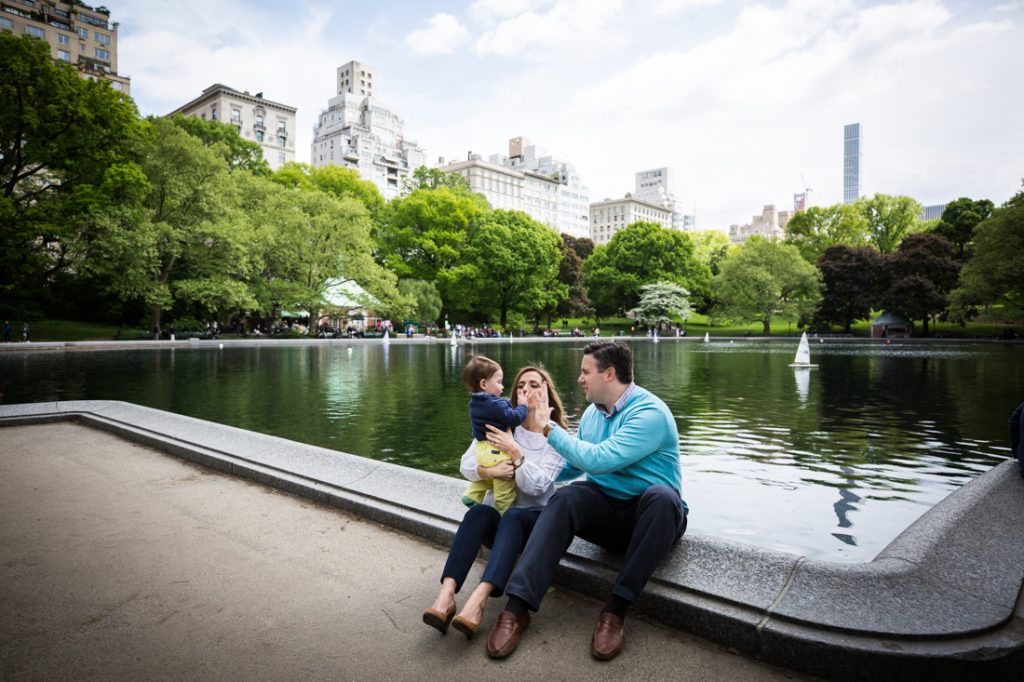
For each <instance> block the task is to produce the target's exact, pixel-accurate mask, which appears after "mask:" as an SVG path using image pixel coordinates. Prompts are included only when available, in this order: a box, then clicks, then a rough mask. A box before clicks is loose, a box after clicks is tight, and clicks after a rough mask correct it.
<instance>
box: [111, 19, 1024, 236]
mask: <svg viewBox="0 0 1024 682" xmlns="http://www.w3.org/2000/svg"><path fill="white" fill-rule="evenodd" d="M108 6H109V7H110V9H111V20H112V21H117V22H120V29H119V34H118V35H119V38H118V40H119V47H118V71H119V72H120V73H121V74H123V75H127V76H129V77H131V79H132V84H131V91H132V96H133V97H134V98H135V101H136V103H137V104H138V107H139V110H140V112H141V113H142V114H143V115H150V114H153V115H164V114H167V113H169V112H171V111H173V110H174V109H176V108H177V107H179V106H181V105H182V104H185V103H186V102H188V101H190V100H192V99H194V98H195V97H198V96H199V95H200V93H201V92H202V91H203V89H205V88H207V87H209V86H210V85H212V84H214V83H223V84H225V85H227V86H229V87H232V88H235V89H237V90H248V91H250V92H253V93H255V92H263V93H264V96H265V97H266V98H267V99H270V100H273V101H276V102H281V103H284V104H288V105H291V106H294V107H296V108H297V109H298V111H297V131H296V159H297V160H298V161H302V162H308V161H309V158H310V143H311V141H312V137H313V126H314V124H315V122H316V118H317V116H318V115H319V113H320V111H322V110H323V109H325V108H326V107H327V102H328V100H329V99H330V98H331V97H332V96H334V95H335V94H336V91H335V72H336V69H337V68H338V67H339V66H341V65H342V64H344V63H346V62H348V61H351V60H358V61H361V62H364V63H366V64H369V65H371V66H372V67H373V68H374V69H376V74H377V75H376V76H375V79H376V83H377V85H376V86H374V89H375V90H378V88H379V90H378V94H379V96H380V98H381V99H382V100H383V101H384V102H386V103H387V104H389V105H390V106H392V107H393V108H394V109H395V110H396V111H397V112H398V114H399V115H400V116H401V117H402V119H403V120H404V122H405V135H406V137H407V138H410V139H413V140H416V141H417V142H418V143H419V144H420V145H421V146H423V147H424V148H425V150H426V155H427V156H426V158H427V159H428V163H429V164H430V165H433V164H434V163H436V161H437V159H438V158H439V157H444V158H445V159H447V160H458V159H464V158H466V155H467V153H469V152H473V153H477V154H482V155H483V156H484V158H485V159H486V158H487V157H488V156H489V155H491V154H495V153H501V154H507V153H508V140H509V138H512V137H517V136H525V137H527V138H529V139H530V140H531V141H532V142H533V143H535V144H537V145H539V146H541V147H543V148H544V149H545V150H547V151H548V152H549V153H551V154H553V155H555V156H557V157H560V158H562V159H565V160H567V161H570V162H572V163H574V164H575V165H576V167H577V169H578V170H579V172H580V175H581V176H582V178H583V181H584V183H585V184H586V185H587V186H588V187H589V194H590V200H591V201H592V202H593V201H600V200H603V199H605V198H615V197H621V196H623V195H624V194H625V193H626V192H632V191H634V189H635V187H634V182H635V180H634V174H635V173H636V172H637V171H641V170H646V169H649V168H657V167H662V166H667V167H669V168H670V169H671V171H672V175H673V178H672V188H671V189H672V191H673V192H674V193H675V196H676V198H677V201H678V204H679V206H680V207H681V209H682V210H683V212H684V213H690V214H695V215H696V216H697V226H698V228H699V229H728V226H729V225H730V224H733V223H737V224H742V223H746V222H749V221H750V218H751V216H753V215H755V214H759V213H760V212H761V210H762V208H763V207H764V206H765V205H766V204H774V205H776V207H777V208H779V209H789V208H791V207H792V202H793V194H794V193H797V192H801V191H803V189H805V188H808V187H809V188H810V189H811V192H810V204H811V205H821V206H827V205H831V204H834V203H839V202H841V201H842V189H843V188H842V167H843V126H844V125H845V124H848V123H854V122H858V123H860V124H861V130H862V152H863V158H862V167H861V185H862V193H863V194H866V195H871V194H874V193H876V192H881V193H885V194H907V195H910V196H912V197H914V198H915V199H917V200H918V201H920V202H921V203H923V204H925V205H930V204H938V203H945V202H947V201H950V200H952V199H955V198H957V197H961V196H968V197H971V198H975V199H980V198H987V199H991V200H993V201H994V202H995V203H996V204H997V205H998V204H1001V203H1002V202H1004V201H1005V200H1007V199H1008V198H1009V197H1010V196H1012V195H1013V194H1015V193H1016V192H1017V191H1019V190H1020V189H1021V181H1022V178H1024V117H1022V114H1024V0H1002V1H998V2H972V1H965V0H908V1H903V2H896V1H890V2H851V1H848V0H788V1H784V0H779V1H768V0H766V1H764V2H757V3H754V2H729V1H727V0H630V1H626V0H473V1H469V0H462V1H455V0H450V1H439V2H426V1H424V2H417V1H415V0H393V1H390V2H383V3H372V2H365V1H364V2H331V1H329V0H289V2H280V1H279V0H276V1H274V2H271V1H269V0H255V1H244V0H217V1H216V2H209V0H176V1H175V2H170V3H169V2H157V1H156V0H111V2H110V4H109V5H108Z"/></svg>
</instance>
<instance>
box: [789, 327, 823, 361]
mask: <svg viewBox="0 0 1024 682" xmlns="http://www.w3.org/2000/svg"><path fill="white" fill-rule="evenodd" d="M816 366H817V365H813V364H811V345H810V344H809V343H807V332H804V333H803V334H801V335H800V345H799V346H797V349H796V357H795V358H793V362H792V364H790V367H816Z"/></svg>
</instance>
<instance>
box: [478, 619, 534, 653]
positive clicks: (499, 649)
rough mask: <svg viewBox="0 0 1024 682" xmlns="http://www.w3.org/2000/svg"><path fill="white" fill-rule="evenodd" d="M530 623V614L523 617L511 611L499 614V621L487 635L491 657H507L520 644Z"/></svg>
mask: <svg viewBox="0 0 1024 682" xmlns="http://www.w3.org/2000/svg"><path fill="white" fill-rule="evenodd" d="M529 625H530V614H529V613H527V614H526V615H525V616H523V617H522V618H521V619H520V618H516V616H515V614H514V613H512V612H511V611H502V612H501V613H499V614H498V621H497V622H496V623H495V624H494V627H493V628H491V634H489V635H488V636H487V655H488V656H490V657H491V658H505V657H506V656H508V655H509V654H511V653H512V652H513V651H515V650H516V647H517V646H519V639H520V638H521V637H522V636H523V633H524V632H526V628H527V627H529Z"/></svg>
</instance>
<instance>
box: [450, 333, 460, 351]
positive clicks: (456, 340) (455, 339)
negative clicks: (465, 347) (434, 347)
mask: <svg viewBox="0 0 1024 682" xmlns="http://www.w3.org/2000/svg"><path fill="white" fill-rule="evenodd" d="M458 343H459V340H458V339H457V338H456V336H455V330H454V329H453V330H452V344H451V345H452V348H455V346H457V345H458Z"/></svg>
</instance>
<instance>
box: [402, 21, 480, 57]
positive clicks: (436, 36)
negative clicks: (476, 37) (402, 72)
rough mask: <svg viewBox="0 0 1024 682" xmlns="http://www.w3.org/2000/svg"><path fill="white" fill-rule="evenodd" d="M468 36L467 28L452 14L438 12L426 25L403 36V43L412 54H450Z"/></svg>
mask: <svg viewBox="0 0 1024 682" xmlns="http://www.w3.org/2000/svg"><path fill="white" fill-rule="evenodd" d="M468 37H469V29H467V28H466V27H465V26H464V25H463V24H462V23H461V22H460V21H459V20H458V19H457V18H456V17H455V16H454V15H451V14H446V13H443V12H442V13H438V14H435V15H434V16H432V17H430V19H428V20H427V25H426V26H425V27H423V28H418V29H416V30H415V31H412V32H411V33H409V35H407V36H406V37H405V44H406V45H408V46H409V48H410V49H411V50H412V51H413V53H414V54H420V55H431V54H451V53H453V52H455V50H456V49H458V48H459V47H460V46H461V45H462V44H463V43H464V42H465V41H466V39H467V38H468Z"/></svg>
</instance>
